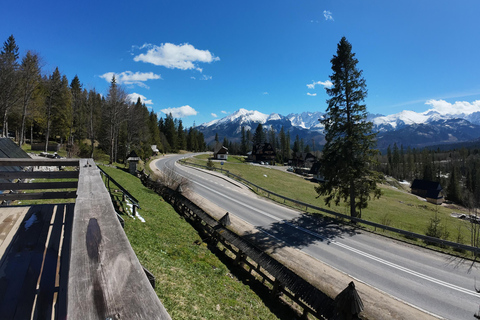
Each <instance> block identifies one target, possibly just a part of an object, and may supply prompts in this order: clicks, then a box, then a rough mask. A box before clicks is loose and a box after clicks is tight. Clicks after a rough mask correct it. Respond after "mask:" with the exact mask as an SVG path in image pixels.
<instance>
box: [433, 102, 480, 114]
mask: <svg viewBox="0 0 480 320" xmlns="http://www.w3.org/2000/svg"><path fill="white" fill-rule="evenodd" d="M425 104H426V105H429V106H431V107H432V108H431V109H429V110H427V111H426V112H429V111H437V112H438V113H440V114H471V113H474V112H477V111H480V100H475V101H473V102H467V101H455V103H453V104H452V103H449V102H447V101H445V100H434V99H430V100H428V101H427V102H425Z"/></svg>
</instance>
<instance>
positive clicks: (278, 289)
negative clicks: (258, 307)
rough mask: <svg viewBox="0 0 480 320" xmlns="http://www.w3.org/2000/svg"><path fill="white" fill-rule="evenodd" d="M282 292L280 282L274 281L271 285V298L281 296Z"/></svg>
mask: <svg viewBox="0 0 480 320" xmlns="http://www.w3.org/2000/svg"><path fill="white" fill-rule="evenodd" d="M282 290H283V286H282V285H281V284H280V281H278V280H277V279H275V282H274V283H273V289H272V296H273V297H279V296H281V295H282Z"/></svg>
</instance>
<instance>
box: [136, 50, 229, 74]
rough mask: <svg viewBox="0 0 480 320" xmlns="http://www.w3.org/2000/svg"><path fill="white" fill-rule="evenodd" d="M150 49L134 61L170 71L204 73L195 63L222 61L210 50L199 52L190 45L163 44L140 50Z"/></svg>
mask: <svg viewBox="0 0 480 320" xmlns="http://www.w3.org/2000/svg"><path fill="white" fill-rule="evenodd" d="M145 48H148V51H147V53H141V54H139V55H138V56H135V57H134V58H133V60H134V61H143V62H147V63H152V64H154V65H156V66H164V67H167V68H169V69H181V70H190V69H195V70H198V71H200V72H202V68H199V67H198V66H197V65H196V64H195V63H196V62H203V63H211V62H213V61H218V60H220V58H219V57H215V56H214V55H213V54H212V53H210V51H208V50H198V49H195V47H194V46H192V45H191V44H188V43H184V44H181V45H175V44H173V43H162V44H161V45H160V46H157V45H152V44H144V45H143V46H141V47H140V48H139V49H145Z"/></svg>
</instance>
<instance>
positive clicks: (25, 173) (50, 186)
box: [0, 158, 93, 203]
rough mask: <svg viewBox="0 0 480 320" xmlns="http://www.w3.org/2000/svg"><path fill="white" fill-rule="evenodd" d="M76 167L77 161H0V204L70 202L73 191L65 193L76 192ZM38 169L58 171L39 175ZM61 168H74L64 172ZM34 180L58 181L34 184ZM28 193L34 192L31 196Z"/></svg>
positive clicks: (72, 197)
mask: <svg viewBox="0 0 480 320" xmlns="http://www.w3.org/2000/svg"><path fill="white" fill-rule="evenodd" d="M92 162H93V160H92ZM78 166H79V160H78V159H23V158H22V159H0V179H1V181H0V190H1V191H2V192H3V193H2V194H0V203H4V202H5V201H6V202H9V201H14V200H37V199H74V198H76V196H77V192H76V190H73V191H72V190H66V191H65V189H76V188H77V184H78V174H79V170H78ZM42 167H55V168H57V167H58V168H59V169H61V170H57V171H42V169H41V168H42ZM65 167H75V168H73V169H71V170H70V171H66V170H64V169H65ZM36 179H48V180H50V179H52V180H53V179H60V181H56V182H35V180H36ZM61 179H71V180H74V181H61ZM32 180H33V181H32ZM30 181H32V182H30ZM32 190H34V191H36V192H31V191H32ZM51 190H56V191H51ZM21 191H29V192H26V193H24V192H21Z"/></svg>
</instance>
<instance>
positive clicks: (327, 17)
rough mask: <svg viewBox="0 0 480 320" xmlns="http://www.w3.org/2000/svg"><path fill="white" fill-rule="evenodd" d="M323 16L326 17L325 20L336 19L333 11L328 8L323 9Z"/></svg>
mask: <svg viewBox="0 0 480 320" xmlns="http://www.w3.org/2000/svg"><path fill="white" fill-rule="evenodd" d="M323 16H324V17H325V20H327V21H328V20H331V21H334V20H333V16H332V13H331V12H330V11H328V10H323Z"/></svg>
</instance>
